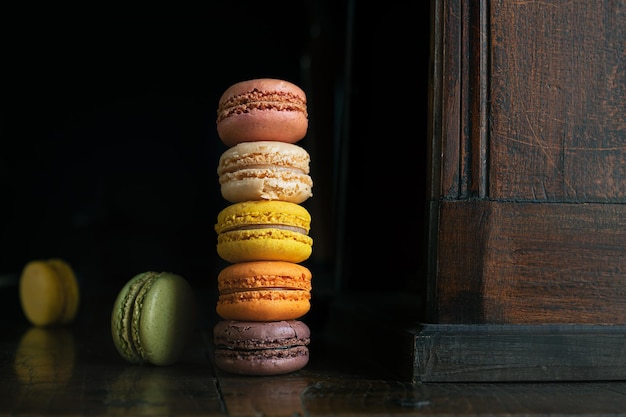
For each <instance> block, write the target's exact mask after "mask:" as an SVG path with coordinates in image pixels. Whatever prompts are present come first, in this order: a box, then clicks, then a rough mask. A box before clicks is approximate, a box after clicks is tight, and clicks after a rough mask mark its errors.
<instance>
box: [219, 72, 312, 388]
mask: <svg viewBox="0 0 626 417" xmlns="http://www.w3.org/2000/svg"><path fill="white" fill-rule="evenodd" d="M307 129H308V114H307V105H306V94H305V93H304V91H303V90H302V89H301V88H299V87H298V86H296V85H295V84H293V83H291V82H288V81H285V80H280V79H273V78H260V79H253V80H247V81H242V82H239V83H236V84H234V85H232V86H230V87H229V88H228V89H227V90H226V91H225V92H224V93H223V94H222V96H221V97H220V99H219V104H218V110H217V132H218V135H219V137H220V139H221V141H222V142H223V143H224V144H225V145H226V146H227V147H228V149H226V151H225V152H224V153H223V154H222V155H221V157H220V160H219V163H218V168H217V174H218V177H219V183H220V187H221V194H222V197H223V198H224V199H225V200H226V201H227V202H228V203H229V205H228V206H226V207H225V208H224V209H223V210H222V211H220V212H219V214H218V215H217V222H216V224H215V231H216V233H217V253H218V255H219V256H220V257H221V258H222V259H223V260H225V261H227V262H229V263H230V265H228V266H227V267H225V268H224V269H223V270H222V271H221V272H220V273H219V275H218V277H217V284H218V290H219V298H218V301H217V306H216V311H217V313H218V315H219V316H220V317H221V319H222V321H220V322H219V323H218V325H216V326H215V328H214V341H215V344H216V351H215V364H216V366H217V367H218V368H220V369H222V370H226V371H228V372H232V373H239V374H246V375H275V374H284V373H288V372H293V371H296V370H298V369H301V368H302V367H304V366H305V365H306V364H307V363H308V355H309V352H308V348H307V345H308V344H309V341H310V338H309V336H310V334H309V330H308V327H307V326H306V324H304V323H302V322H301V321H299V319H300V318H301V317H302V316H304V315H305V314H306V313H307V312H308V311H309V309H310V298H311V277H312V274H311V271H310V270H309V269H308V268H306V267H305V266H303V265H301V263H302V262H304V261H306V260H307V259H308V258H309V257H310V256H311V253H312V246H313V240H312V238H311V237H310V236H309V230H310V227H311V216H310V214H309V212H308V211H307V210H306V209H305V208H304V207H303V206H302V205H301V203H303V202H304V201H306V200H307V199H308V198H310V197H311V196H312V195H313V194H312V191H311V190H312V187H313V181H312V179H311V177H310V175H309V162H310V158H309V154H308V152H307V151H306V150H305V149H304V148H302V147H301V146H299V145H297V144H296V142H298V141H300V140H301V139H303V138H304V136H305V135H306V133H307ZM243 328H245V329H246V332H241V335H240V337H239V339H238V338H235V339H236V340H233V330H232V329H243ZM226 333H228V334H226ZM285 334H291V335H292V336H291V337H283V336H277V335H285ZM225 344H226V345H228V346H225ZM268 346H269V348H268Z"/></svg>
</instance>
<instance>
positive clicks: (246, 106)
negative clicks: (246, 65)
mask: <svg viewBox="0 0 626 417" xmlns="http://www.w3.org/2000/svg"><path fill="white" fill-rule="evenodd" d="M307 129H308V113H307V102H306V94H305V93H304V91H303V90H302V89H301V88H300V87H298V86H297V85H295V84H293V83H291V82H289V81H285V80H279V79H274V78H258V79H253V80H247V81H241V82H238V83H236V84H233V85H232V86H230V87H229V88H228V89H227V90H226V91H225V92H224V93H223V94H222V96H221V97H220V99H219V105H218V110H217V133H218V135H219V137H220V139H221V140H222V142H223V143H224V144H225V145H226V146H229V147H230V146H235V145H237V144H238V143H242V142H256V141H277V142H286V143H295V142H298V141H299V140H301V139H302V138H304V136H305V135H306V133H307Z"/></svg>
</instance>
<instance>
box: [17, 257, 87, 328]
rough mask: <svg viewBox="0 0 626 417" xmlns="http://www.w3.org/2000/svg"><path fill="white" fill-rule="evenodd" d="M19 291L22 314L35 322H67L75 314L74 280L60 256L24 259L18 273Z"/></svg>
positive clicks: (46, 323)
mask: <svg viewBox="0 0 626 417" xmlns="http://www.w3.org/2000/svg"><path fill="white" fill-rule="evenodd" d="M19 293H20V302H21V306H22V310H23V312H24V315H25V316H26V318H27V319H28V320H29V321H30V322H31V323H32V324H33V325H35V326H49V325H55V324H67V323H70V322H71V321H73V320H74V318H75V316H76V313H77V310H78V304H79V289H78V283H77V281H76V276H75V275H74V272H73V270H72V268H71V267H70V266H69V264H67V263H66V262H65V261H63V260H60V259H52V260H35V261H30V262H29V263H27V264H26V266H25V267H24V269H23V270H22V274H21V275H20V281H19Z"/></svg>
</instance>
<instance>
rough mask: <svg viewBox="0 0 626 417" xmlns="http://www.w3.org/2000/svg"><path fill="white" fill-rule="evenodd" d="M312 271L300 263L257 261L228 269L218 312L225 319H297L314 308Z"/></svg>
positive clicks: (221, 283) (221, 278) (222, 279)
mask: <svg viewBox="0 0 626 417" xmlns="http://www.w3.org/2000/svg"><path fill="white" fill-rule="evenodd" d="M311 277H312V275H311V271H310V270H309V269H308V268H306V267H304V266H302V265H300V264H296V263H292V262H283V261H253V262H242V263H236V264H232V265H229V266H227V267H226V268H224V269H222V271H220V273H219V275H218V277H217V282H218V290H219V298H218V301H217V307H216V311H217V313H218V314H219V316H220V317H222V318H223V319H225V320H243V321H246V320H247V321H278V320H293V319H297V318H299V317H302V316H303V315H305V314H306V313H307V312H308V311H309V310H310V308H311V304H310V299H311Z"/></svg>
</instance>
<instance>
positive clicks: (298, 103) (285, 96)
mask: <svg viewBox="0 0 626 417" xmlns="http://www.w3.org/2000/svg"><path fill="white" fill-rule="evenodd" d="M253 110H259V111H265V110H278V111H294V112H302V113H304V115H305V116H308V115H307V104H306V101H305V100H303V99H302V97H300V96H298V95H296V94H293V93H290V92H285V91H259V90H258V89H256V88H254V89H252V90H251V91H249V92H246V93H242V94H237V95H234V96H232V97H229V98H227V99H225V100H223V101H222V102H221V103H219V106H218V109H217V123H219V122H221V121H222V120H224V119H226V118H228V117H230V116H232V115H236V114H243V113H249V112H251V111H253Z"/></svg>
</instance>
